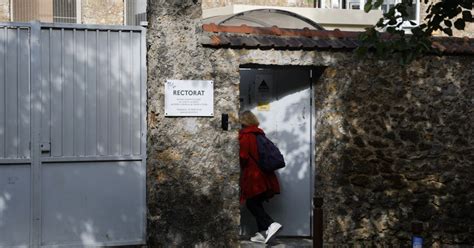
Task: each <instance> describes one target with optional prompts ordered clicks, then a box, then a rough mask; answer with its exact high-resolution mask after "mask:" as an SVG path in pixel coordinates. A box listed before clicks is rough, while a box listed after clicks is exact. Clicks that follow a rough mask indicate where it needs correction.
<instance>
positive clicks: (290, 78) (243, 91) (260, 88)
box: [240, 66, 322, 237]
mask: <svg viewBox="0 0 474 248" xmlns="http://www.w3.org/2000/svg"><path fill="white" fill-rule="evenodd" d="M321 72H322V69H319V68H315V67H283V66H271V67H269V66H248V67H241V68H240V110H241V111H245V110H250V111H252V112H253V113H254V114H255V115H256V116H257V117H258V119H259V121H260V128H262V129H263V130H264V132H265V134H266V135H267V137H268V138H270V139H271V140H272V141H273V142H274V143H275V144H276V145H277V146H278V148H279V149H280V150H281V152H282V154H283V156H284V158H285V162H286V167H285V168H283V169H280V170H278V171H277V177H278V179H279V181H280V187H281V194H280V195H277V196H275V197H274V198H272V199H271V200H270V202H269V203H265V209H266V210H267V211H268V213H269V214H270V215H271V216H272V217H273V218H274V219H275V221H278V222H280V223H281V224H282V225H283V227H284V228H283V230H282V231H281V232H280V235H282V236H298V237H309V236H311V229H312V228H311V219H312V218H311V217H312V195H313V185H314V183H313V180H314V179H313V178H314V177H313V175H314V173H313V157H314V156H313V154H314V153H313V149H314V144H313V142H314V139H313V126H314V125H313V123H314V121H313V117H314V114H313V112H314V109H313V108H312V99H313V91H312V82H313V81H314V78H316V79H317V78H318V77H319V75H321ZM256 231H257V229H256V224H255V220H254V218H253V217H252V215H251V214H250V212H249V211H248V210H247V209H246V208H245V207H243V208H242V211H241V235H244V236H248V235H252V234H254V233H255V232H256Z"/></svg>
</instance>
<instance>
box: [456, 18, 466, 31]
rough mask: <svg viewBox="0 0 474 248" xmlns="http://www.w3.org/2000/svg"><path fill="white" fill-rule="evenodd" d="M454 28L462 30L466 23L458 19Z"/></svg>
mask: <svg viewBox="0 0 474 248" xmlns="http://www.w3.org/2000/svg"><path fill="white" fill-rule="evenodd" d="M454 27H456V28H457V29H458V30H464V27H466V23H465V22H464V20H463V19H461V18H459V19H457V20H456V21H455V22H454Z"/></svg>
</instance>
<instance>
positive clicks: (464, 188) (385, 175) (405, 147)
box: [316, 57, 474, 246]
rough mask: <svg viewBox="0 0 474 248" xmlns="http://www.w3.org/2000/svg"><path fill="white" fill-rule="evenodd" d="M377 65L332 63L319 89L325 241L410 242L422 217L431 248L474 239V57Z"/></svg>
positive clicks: (319, 156)
mask: <svg viewBox="0 0 474 248" xmlns="http://www.w3.org/2000/svg"><path fill="white" fill-rule="evenodd" d="M373 63H376V62H373ZM373 63H370V62H366V63H361V64H357V65H355V64H354V65H352V64H346V65H340V66H338V67H336V68H329V69H328V70H327V71H326V73H325V74H324V75H323V78H322V80H321V84H318V86H317V88H316V91H317V92H320V93H321V94H319V96H320V97H319V98H317V99H316V110H317V111H318V114H317V122H316V127H317V131H316V136H317V137H316V147H317V150H316V165H317V170H318V173H317V179H316V190H317V194H318V195H320V196H322V197H324V199H325V205H324V210H325V226H326V228H325V238H324V239H325V240H326V241H327V242H328V243H333V244H365V245H377V244H387V245H395V246H399V245H403V246H405V245H407V246H408V245H409V244H410V242H411V241H410V240H411V223H412V222H413V221H421V222H423V223H424V229H425V232H424V233H423V236H424V237H425V245H427V246H432V245H433V246H440V245H444V244H449V245H472V244H473V243H474V236H473V235H472V232H470V231H469V230H470V229H472V227H474V223H473V221H472V220H473V215H472V211H471V210H472V209H473V207H474V205H473V204H474V203H473V202H474V194H472V193H470V190H469V189H470V188H472V187H473V186H474V182H473V181H472V180H471V178H472V177H473V176H474V171H473V170H472V166H471V165H472V161H473V156H472V154H473V153H472V150H473V143H472V139H471V138H470V137H473V133H472V132H473V131H472V130H473V129H472V126H471V123H472V121H473V118H472V115H469V112H470V111H471V110H470V109H472V106H471V105H472V104H471V103H470V102H471V98H472V92H474V89H473V86H472V84H471V83H470V82H473V80H474V78H473V75H472V73H471V72H469V69H467V68H472V66H473V62H472V59H471V60H469V59H467V58H463V57H459V58H458V57H456V58H452V57H451V58H448V57H443V58H438V57H427V58H426V59H425V60H424V61H417V62H414V63H413V64H412V65H410V67H409V68H404V67H400V66H399V65H394V64H393V62H383V63H381V62H378V63H377V65H376V66H374V64H373ZM387 68H390V69H387ZM439 68H445V70H439ZM466 69H467V70H466ZM382 71H383V73H380V72H382Z"/></svg>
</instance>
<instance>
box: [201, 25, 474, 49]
mask: <svg viewBox="0 0 474 248" xmlns="http://www.w3.org/2000/svg"><path fill="white" fill-rule="evenodd" d="M202 29H203V31H204V32H205V34H204V35H207V36H209V37H208V38H206V39H203V42H202V44H203V45H205V46H210V47H227V46H230V47H233V48H275V49H305V50H309V49H311V50H314V49H333V50H341V49H344V50H347V49H355V48H357V47H358V46H359V45H360V41H359V39H358V36H359V35H360V34H361V32H348V31H340V30H337V29H336V30H333V31H327V30H310V29H308V28H304V29H284V28H279V27H277V26H273V27H270V28H261V27H250V26H246V25H242V26H223V25H216V24H214V23H211V24H204V25H203V26H202ZM383 37H384V38H386V39H390V36H389V35H388V34H384V35H383ZM432 47H433V48H436V49H438V50H440V51H441V52H442V53H447V54H473V55H474V39H471V38H468V37H464V38H455V37H433V38H432Z"/></svg>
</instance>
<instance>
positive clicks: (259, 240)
mask: <svg viewBox="0 0 474 248" xmlns="http://www.w3.org/2000/svg"><path fill="white" fill-rule="evenodd" d="M250 241H252V242H256V243H265V237H263V235H262V234H261V233H259V232H257V233H255V236H253V237H251V238H250Z"/></svg>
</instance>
